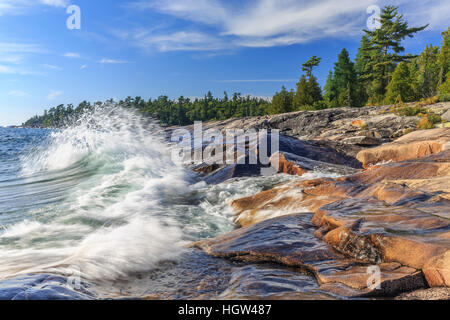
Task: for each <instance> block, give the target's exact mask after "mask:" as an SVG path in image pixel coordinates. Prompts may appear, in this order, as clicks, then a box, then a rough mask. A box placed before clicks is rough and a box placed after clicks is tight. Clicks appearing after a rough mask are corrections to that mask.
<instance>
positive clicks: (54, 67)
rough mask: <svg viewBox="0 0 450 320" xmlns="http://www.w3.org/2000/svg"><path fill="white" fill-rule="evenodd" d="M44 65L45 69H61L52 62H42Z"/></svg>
mask: <svg viewBox="0 0 450 320" xmlns="http://www.w3.org/2000/svg"><path fill="white" fill-rule="evenodd" d="M44 67H45V68H47V69H52V70H61V68H60V67H58V66H55V65H53V64H44Z"/></svg>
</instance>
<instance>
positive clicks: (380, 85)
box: [364, 6, 428, 103]
mask: <svg viewBox="0 0 450 320" xmlns="http://www.w3.org/2000/svg"><path fill="white" fill-rule="evenodd" d="M397 10H398V7H396V6H386V7H384V8H383V10H382V12H381V15H380V24H381V26H380V28H378V29H376V30H373V31H371V30H364V32H365V33H366V35H367V36H368V38H369V41H370V45H371V49H370V50H371V51H372V55H371V60H370V62H369V64H368V66H367V67H368V68H367V69H368V73H365V74H364V77H365V78H366V79H368V80H370V81H371V86H370V88H369V91H370V92H369V102H371V103H380V102H382V100H383V98H384V95H385V93H386V87H387V85H388V84H389V82H390V79H391V76H392V73H393V72H394V70H395V67H396V65H397V63H399V62H402V61H407V60H408V59H411V58H413V56H411V55H401V53H402V52H403V51H405V48H404V47H403V46H402V45H401V42H402V41H403V40H404V39H405V38H406V37H410V38H412V37H413V36H414V34H415V33H417V32H419V31H422V30H424V29H425V28H426V27H428V25H425V26H421V27H418V28H410V27H409V26H408V22H407V21H406V20H405V19H404V18H403V15H401V14H399V13H398V11H397Z"/></svg>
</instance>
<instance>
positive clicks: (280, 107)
mask: <svg viewBox="0 0 450 320" xmlns="http://www.w3.org/2000/svg"><path fill="white" fill-rule="evenodd" d="M293 99H294V91H293V90H291V91H287V90H286V88H285V87H284V86H283V87H282V88H281V91H280V92H277V93H275V95H274V96H273V98H272V104H271V106H270V107H269V109H268V112H269V114H279V113H286V112H291V111H292V110H293V109H292V107H293Z"/></svg>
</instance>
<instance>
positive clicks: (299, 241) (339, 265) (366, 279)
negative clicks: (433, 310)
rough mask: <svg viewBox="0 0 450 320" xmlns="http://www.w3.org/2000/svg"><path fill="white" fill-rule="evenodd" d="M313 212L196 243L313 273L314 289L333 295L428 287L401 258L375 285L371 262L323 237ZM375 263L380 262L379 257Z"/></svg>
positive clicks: (385, 267)
mask: <svg viewBox="0 0 450 320" xmlns="http://www.w3.org/2000/svg"><path fill="white" fill-rule="evenodd" d="M311 219H312V214H308V213H303V214H294V215H287V216H283V217H279V218H274V219H270V220H266V221H263V222H260V223H257V224H254V225H252V226H249V227H245V228H241V229H238V230H236V231H233V232H231V233H229V234H226V235H223V236H220V237H217V238H215V239H209V240H204V241H200V242H197V243H195V244H194V246H195V247H197V248H200V249H202V250H204V251H205V252H206V253H207V254H209V255H211V256H214V257H221V258H226V259H230V260H233V261H242V262H246V263H262V262H266V263H278V264H280V265H283V266H288V267H291V268H296V269H295V271H296V272H298V273H304V274H309V275H311V276H313V277H314V278H315V279H316V281H317V288H314V287H311V285H310V287H311V291H310V297H313V295H312V293H313V292H317V293H321V294H326V295H328V296H330V297H333V296H334V297H340V298H342V297H378V296H381V297H388V296H395V295H396V294H398V293H402V292H405V291H411V290H415V289H419V288H423V287H424V286H426V281H425V278H424V276H423V274H422V272H421V271H420V270H417V269H415V268H410V267H404V266H402V265H401V264H399V263H381V264H379V265H378V268H379V269H377V270H378V271H379V275H380V278H379V282H377V283H376V286H373V287H372V283H371V282H370V281H371V273H370V272H369V271H370V270H371V269H370V268H372V267H373V264H372V265H371V264H370V263H361V262H358V261H354V260H351V259H348V258H347V257H346V256H345V255H341V254H339V253H338V252H337V251H336V250H334V249H333V247H332V246H329V245H328V244H327V243H326V242H324V241H321V240H320V239H318V238H317V237H316V236H315V235H314V234H315V230H316V228H315V226H314V224H313V223H312V221H311ZM374 263H375V262H374Z"/></svg>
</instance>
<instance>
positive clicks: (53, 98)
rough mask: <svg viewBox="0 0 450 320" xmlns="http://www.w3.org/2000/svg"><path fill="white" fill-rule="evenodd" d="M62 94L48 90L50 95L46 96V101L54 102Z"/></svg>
mask: <svg viewBox="0 0 450 320" xmlns="http://www.w3.org/2000/svg"><path fill="white" fill-rule="evenodd" d="M62 94H63V93H62V91H56V90H50V93H49V94H48V95H47V100H55V99H56V98H58V97H59V96H61V95H62Z"/></svg>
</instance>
